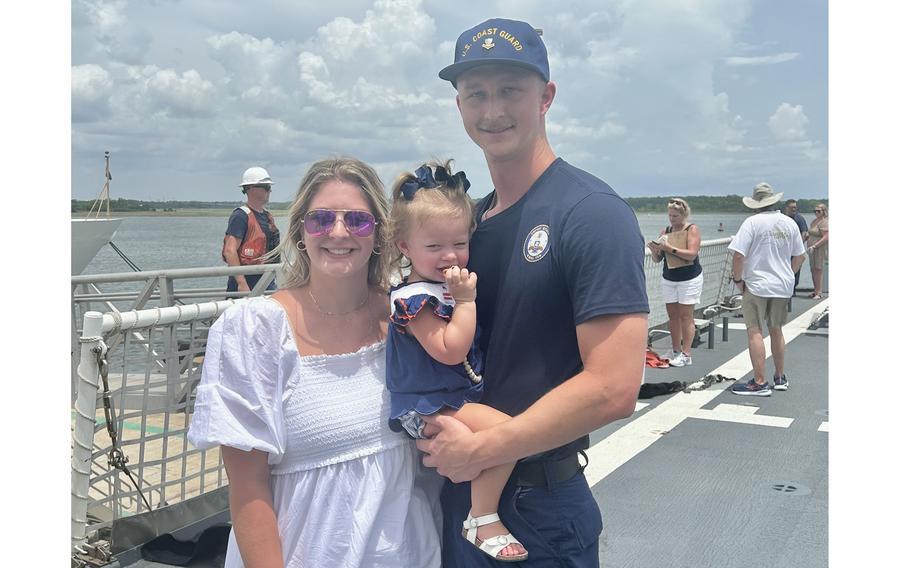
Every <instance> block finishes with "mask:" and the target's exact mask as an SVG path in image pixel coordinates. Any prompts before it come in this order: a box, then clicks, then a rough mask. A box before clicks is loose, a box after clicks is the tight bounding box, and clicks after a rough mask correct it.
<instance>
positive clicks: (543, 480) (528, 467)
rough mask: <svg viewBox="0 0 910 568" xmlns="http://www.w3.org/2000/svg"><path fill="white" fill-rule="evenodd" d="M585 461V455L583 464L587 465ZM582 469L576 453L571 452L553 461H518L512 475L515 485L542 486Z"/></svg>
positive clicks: (561, 479)
mask: <svg viewBox="0 0 910 568" xmlns="http://www.w3.org/2000/svg"><path fill="white" fill-rule="evenodd" d="M582 455H584V452H582ZM587 461H588V460H587V456H585V466H587V465H588V464H587ZM582 470H584V466H582V465H581V464H580V463H578V453H577V452H573V453H572V455H570V456H566V457H564V458H562V459H558V460H553V461H531V462H519V463H517V464H516V465H515V471H514V472H513V473H512V477H513V478H514V479H515V485H518V486H520V487H544V486H547V485H551V484H553V483H560V482H562V481H565V480H567V479H571V478H572V477H573V476H574V475H575V474H576V473H578V472H579V471H582Z"/></svg>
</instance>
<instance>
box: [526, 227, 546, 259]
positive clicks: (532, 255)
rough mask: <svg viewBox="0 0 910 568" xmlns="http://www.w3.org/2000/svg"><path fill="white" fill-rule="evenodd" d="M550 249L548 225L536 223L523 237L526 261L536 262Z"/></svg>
mask: <svg viewBox="0 0 910 568" xmlns="http://www.w3.org/2000/svg"><path fill="white" fill-rule="evenodd" d="M549 251H550V227H549V226H547V225H537V226H536V227H534V228H533V229H531V232H530V233H528V236H527V237H526V238H525V244H524V255H525V260H527V261H528V262H537V261H538V260H540V259H542V258H543V257H545V256H546V255H547V253H548V252H549Z"/></svg>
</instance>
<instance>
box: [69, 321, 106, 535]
mask: <svg viewBox="0 0 910 568" xmlns="http://www.w3.org/2000/svg"><path fill="white" fill-rule="evenodd" d="M82 321H83V325H82V337H81V338H80V340H79V342H80V344H81V346H82V352H81V356H80V358H79V366H78V367H77V369H76V375H77V377H78V379H77V384H76V404H75V407H74V408H75V411H76V413H75V414H76V416H75V419H74V420H75V424H74V426H73V462H72V469H73V472H72V491H71V499H72V501H71V517H70V518H71V538H72V546H73V549H74V550H80V549H81V548H83V547H84V546H85V544H86V536H85V529H86V526H87V525H88V490H89V476H90V474H91V469H92V445H93V439H94V436H95V409H96V405H97V399H98V377H99V368H98V355H99V354H101V355H104V352H105V351H106V347H105V345H104V342H103V341H102V338H101V329H102V323H103V321H104V317H103V316H102V315H101V314H100V313H99V312H86V314H85V317H84V318H83V320H82Z"/></svg>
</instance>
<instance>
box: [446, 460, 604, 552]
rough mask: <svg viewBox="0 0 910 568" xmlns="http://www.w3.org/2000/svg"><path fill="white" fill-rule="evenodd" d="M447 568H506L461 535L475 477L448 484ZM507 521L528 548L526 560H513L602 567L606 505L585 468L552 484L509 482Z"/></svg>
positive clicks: (503, 509)
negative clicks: (597, 497) (599, 502)
mask: <svg viewBox="0 0 910 568" xmlns="http://www.w3.org/2000/svg"><path fill="white" fill-rule="evenodd" d="M441 501H442V510H443V543H442V565H443V568H481V567H483V568H502V567H503V563H502V562H499V561H497V560H494V559H492V558H490V557H489V556H487V555H486V554H485V553H483V552H481V551H480V550H478V549H477V548H475V547H474V546H472V545H471V543H469V542H468V541H467V540H465V538H464V537H463V536H461V530H462V523H463V522H464V520H465V518H467V516H468V511H469V510H470V509H471V486H470V483H459V484H453V483H452V482H451V481H448V480H446V484H445V486H444V487H443V488H442V496H441ZM499 516H500V518H501V519H502V522H503V524H504V525H505V526H506V527H507V528H508V529H509V530H510V531H511V532H512V534H513V535H514V536H515V538H517V539H518V540H519V541H520V542H521V544H523V545H524V547H525V548H526V549H527V550H528V559H527V560H526V561H524V562H515V563H511V564H509V565H510V566H516V568H517V567H521V566H524V567H529V568H530V567H533V568H550V567H552V568H598V567H599V566H600V564H599V561H598V537H599V536H600V533H601V531H602V530H603V520H602V519H601V516H600V508H599V507H598V506H597V502H596V501H595V500H594V496H593V495H592V494H591V489H590V488H589V487H588V481H587V479H585V476H584V474H583V473H581V472H579V473H578V474H576V475H575V476H574V477H572V478H570V479H567V480H565V481H563V482H560V483H554V484H551V485H550V486H540V487H518V486H516V485H514V483H513V481H512V480H509V483H508V484H506V487H505V490H503V492H502V498H501V499H500V500H499Z"/></svg>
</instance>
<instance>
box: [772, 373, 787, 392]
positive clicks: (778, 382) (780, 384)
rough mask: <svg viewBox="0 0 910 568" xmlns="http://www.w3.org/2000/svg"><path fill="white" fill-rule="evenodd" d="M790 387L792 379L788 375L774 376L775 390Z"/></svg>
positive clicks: (783, 389)
mask: <svg viewBox="0 0 910 568" xmlns="http://www.w3.org/2000/svg"><path fill="white" fill-rule="evenodd" d="M788 388H790V381H788V380H787V375H781V376H779V377H774V390H776V391H785V390H787V389H788Z"/></svg>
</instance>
